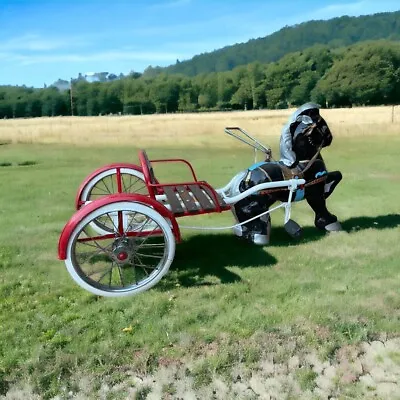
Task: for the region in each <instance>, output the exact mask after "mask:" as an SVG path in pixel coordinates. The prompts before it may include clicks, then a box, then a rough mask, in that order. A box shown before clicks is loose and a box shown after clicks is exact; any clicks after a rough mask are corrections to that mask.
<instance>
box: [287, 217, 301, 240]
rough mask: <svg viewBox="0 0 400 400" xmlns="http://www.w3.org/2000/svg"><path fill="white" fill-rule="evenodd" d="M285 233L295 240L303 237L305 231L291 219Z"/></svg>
mask: <svg viewBox="0 0 400 400" xmlns="http://www.w3.org/2000/svg"><path fill="white" fill-rule="evenodd" d="M285 231H286V232H287V233H288V234H289V235H290V236H291V237H292V238H293V239H300V238H301V235H302V233H303V230H302V229H301V226H300V225H299V224H298V223H297V222H295V221H293V220H292V219H289V221H288V222H286V224H285Z"/></svg>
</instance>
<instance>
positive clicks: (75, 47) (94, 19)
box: [0, 0, 400, 87]
mask: <svg viewBox="0 0 400 400" xmlns="http://www.w3.org/2000/svg"><path fill="white" fill-rule="evenodd" d="M399 9H400V2H399V0H379V1H377V0H332V1H330V0H326V1H323V0H322V1H321V0H302V1H300V0H281V1H276V0H272V1H270V0H246V1H243V0H242V1H238V0H226V1H225V0H142V1H140V0H131V1H128V0H125V1H121V0H113V1H103V0H98V1H95V0H91V1H88V0H68V1H64V0H60V1H57V0H51V1H50V0H30V1H28V0H0V85H5V84H10V85H22V84H25V85H27V86H35V87H43V84H44V83H46V84H51V83H53V82H54V81H55V80H57V79H58V78H62V79H70V78H71V77H76V76H77V75H78V73H79V72H82V73H87V72H92V71H95V72H101V71H107V72H113V73H116V74H119V73H120V72H122V73H124V74H126V73H128V72H130V71H132V70H133V71H137V72H142V71H143V70H144V69H145V68H146V67H147V66H149V65H152V66H156V65H159V66H167V65H170V64H174V63H175V62H176V60H177V59H179V60H181V61H182V60H186V59H190V58H191V57H193V56H194V55H197V54H200V53H204V52H209V51H213V50H216V49H218V48H221V47H224V46H227V45H231V44H235V43H241V42H246V41H248V40H250V39H252V38H258V37H264V36H266V35H268V34H270V33H272V32H274V31H276V30H279V29H280V28H282V27H283V26H285V25H293V24H296V23H300V22H304V21H308V20H310V19H329V18H333V17H337V16H341V15H352V16H357V15H364V14H371V13H376V12H384V11H396V10H399Z"/></svg>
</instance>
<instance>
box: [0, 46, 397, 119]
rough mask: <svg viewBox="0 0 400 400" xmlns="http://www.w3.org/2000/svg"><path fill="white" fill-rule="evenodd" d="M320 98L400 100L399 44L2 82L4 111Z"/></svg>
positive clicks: (84, 112) (101, 111)
mask: <svg viewBox="0 0 400 400" xmlns="http://www.w3.org/2000/svg"><path fill="white" fill-rule="evenodd" d="M307 101H315V102H317V103H319V104H321V105H322V106H327V107H343V106H356V105H382V104H399V103H400V43H398V42H391V41H384V40H382V41H374V42H363V43H361V44H357V45H353V46H350V47H346V48H340V49H336V50H331V49H330V48H329V47H327V46H320V45H317V46H313V47H311V48H309V49H307V50H305V51H302V52H296V53H291V54H288V55H286V56H284V57H283V58H282V59H280V60H279V61H277V62H273V63H268V64H262V63H259V62H255V63H251V64H248V65H245V66H239V67H236V68H234V69H233V70H232V71H226V72H214V73H208V74H200V75H197V76H194V77H188V76H184V75H181V74H167V73H161V74H158V75H156V76H154V77H148V76H146V75H145V74H138V73H133V74H131V75H130V76H128V77H124V78H122V79H119V80H115V81H112V82H93V83H88V82H86V81H82V80H79V81H76V82H73V84H72V92H71V90H65V91H59V90H58V89H56V88H54V87H48V88H44V89H34V88H27V87H24V86H22V87H21V86H17V87H15V86H1V87H0V118H21V117H41V116H58V115H78V116H95V115H105V114H151V113H172V112H197V111H216V110H240V109H241V110H243V109H247V110H251V109H265V108H269V109H276V108H286V107H292V106H297V105H300V104H303V103H305V102H307Z"/></svg>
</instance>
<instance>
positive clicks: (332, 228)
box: [325, 221, 343, 232]
mask: <svg viewBox="0 0 400 400" xmlns="http://www.w3.org/2000/svg"><path fill="white" fill-rule="evenodd" d="M325 230H326V231H327V232H340V231H342V230H343V228H342V225H341V224H340V222H339V221H336V222H332V223H331V224H328V225H326V226H325Z"/></svg>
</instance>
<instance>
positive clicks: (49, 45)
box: [0, 33, 88, 51]
mask: <svg viewBox="0 0 400 400" xmlns="http://www.w3.org/2000/svg"><path fill="white" fill-rule="evenodd" d="M87 44H88V42H87V41H85V40H83V39H81V38H76V37H58V38H57V37H43V36H41V35H38V34H34V33H27V34H24V35H22V36H18V37H13V38H11V39H8V40H3V41H0V48H1V49H2V50H3V51H51V50H58V49H62V48H67V47H71V46H84V45H87Z"/></svg>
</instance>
